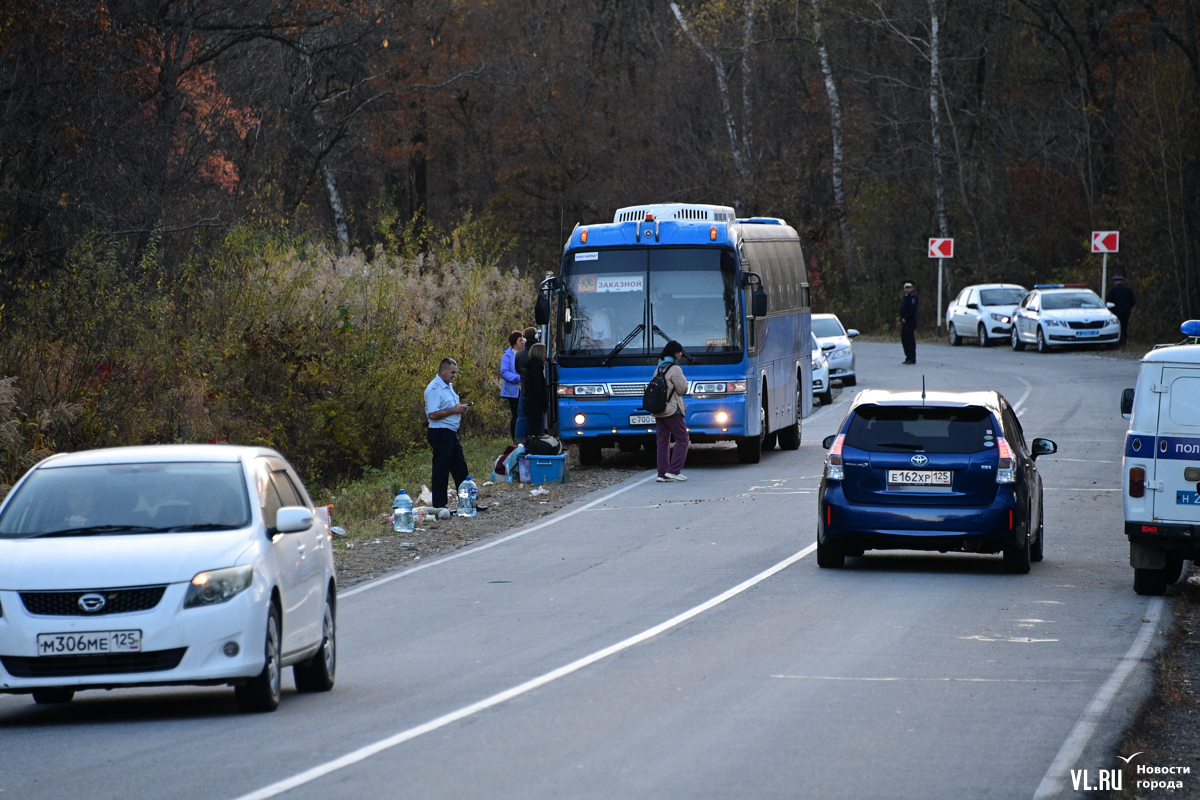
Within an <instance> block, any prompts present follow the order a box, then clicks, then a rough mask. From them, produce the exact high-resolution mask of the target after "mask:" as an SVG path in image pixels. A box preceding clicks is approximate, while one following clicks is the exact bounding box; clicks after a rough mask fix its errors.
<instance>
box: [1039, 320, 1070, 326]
mask: <svg viewBox="0 0 1200 800" xmlns="http://www.w3.org/2000/svg"><path fill="white" fill-rule="evenodd" d="M1042 324H1044V325H1045V326H1046V327H1048V328H1065V327H1067V323H1065V322H1063V321H1062V320H1061V319H1044V320H1042Z"/></svg>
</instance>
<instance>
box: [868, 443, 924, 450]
mask: <svg viewBox="0 0 1200 800" xmlns="http://www.w3.org/2000/svg"><path fill="white" fill-rule="evenodd" d="M875 446H876V447H895V448H898V449H900V450H924V449H925V445H923V444H911V443H909V442H880V443H879V444H877V445H875Z"/></svg>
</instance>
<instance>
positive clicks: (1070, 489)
mask: <svg viewBox="0 0 1200 800" xmlns="http://www.w3.org/2000/svg"><path fill="white" fill-rule="evenodd" d="M1042 491H1043V492H1119V491H1121V490H1120V489H1097V488H1096V487H1095V486H1093V487H1091V488H1090V489H1089V488H1082V489H1080V488H1075V487H1070V486H1046V487H1044V488H1043V489H1042Z"/></svg>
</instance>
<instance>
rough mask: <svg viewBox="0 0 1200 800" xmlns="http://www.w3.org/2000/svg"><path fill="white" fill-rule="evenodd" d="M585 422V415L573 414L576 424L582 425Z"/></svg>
mask: <svg viewBox="0 0 1200 800" xmlns="http://www.w3.org/2000/svg"><path fill="white" fill-rule="evenodd" d="M585 422H587V417H585V416H584V415H583V414H576V415H575V424H576V425H582V424H583V423H585Z"/></svg>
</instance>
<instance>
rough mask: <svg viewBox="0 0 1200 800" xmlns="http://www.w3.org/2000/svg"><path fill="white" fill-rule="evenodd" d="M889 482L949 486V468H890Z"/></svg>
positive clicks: (904, 484)
mask: <svg viewBox="0 0 1200 800" xmlns="http://www.w3.org/2000/svg"><path fill="white" fill-rule="evenodd" d="M887 479H888V483H894V484H896V485H898V486H949V485H950V470H948V469H934V470H929V469H889V470H888V474H887Z"/></svg>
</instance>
